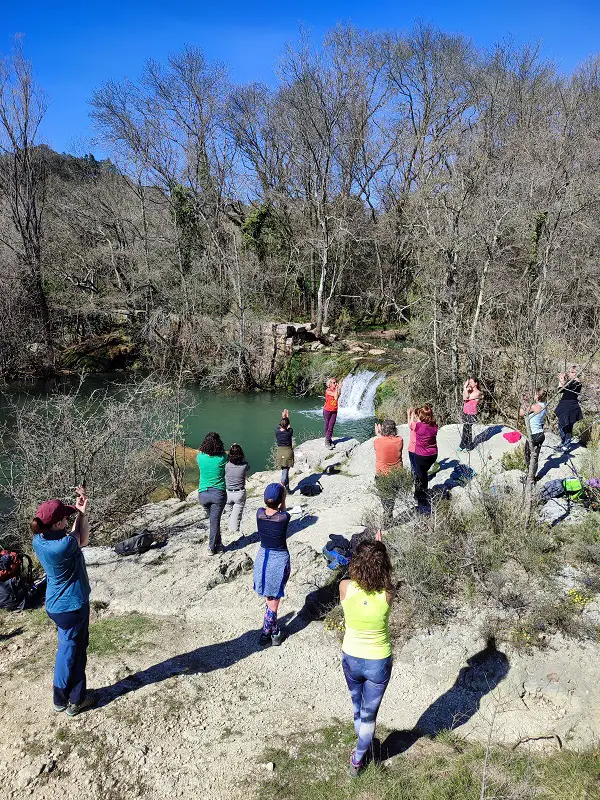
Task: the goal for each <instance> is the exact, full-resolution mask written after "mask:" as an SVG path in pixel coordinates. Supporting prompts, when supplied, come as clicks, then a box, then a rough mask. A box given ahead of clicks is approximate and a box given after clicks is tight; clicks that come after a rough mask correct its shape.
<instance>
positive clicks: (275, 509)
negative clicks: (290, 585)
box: [254, 483, 290, 647]
mask: <svg viewBox="0 0 600 800" xmlns="http://www.w3.org/2000/svg"><path fill="white" fill-rule="evenodd" d="M264 501H265V507H264V508H259V509H258V511H257V512H256V525H257V528H258V535H259V537H260V547H259V549H258V553H257V555H256V560H255V561H254V591H255V592H256V593H257V594H259V595H260V596H261V597H264V598H265V601H266V605H265V616H264V620H263V627H262V631H261V634H260V639H259V641H260V644H261V645H262V646H263V647H266V646H267V645H269V644H273V645H275V646H276V647H277V646H278V645H280V644H281V643H282V641H283V639H284V633H283V631H282V630H281V629H280V628H279V623H278V622H277V609H278V608H279V601H280V600H281V598H282V597H283V592H284V589H285V585H286V583H287V581H288V578H289V577H290V553H289V550H288V548H287V529H288V525H289V524H290V515H289V514H288V512H287V511H286V510H285V486H284V485H283V484H282V483H270V484H269V485H268V486H267V488H266V489H265V494H264Z"/></svg>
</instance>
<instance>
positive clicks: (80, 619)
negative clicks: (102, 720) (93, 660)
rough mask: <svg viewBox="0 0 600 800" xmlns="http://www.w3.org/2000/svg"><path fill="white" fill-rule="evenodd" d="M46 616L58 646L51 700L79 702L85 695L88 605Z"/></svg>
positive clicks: (88, 623) (66, 702)
mask: <svg viewBox="0 0 600 800" xmlns="http://www.w3.org/2000/svg"><path fill="white" fill-rule="evenodd" d="M48 616H49V617H50V619H51V620H52V622H54V623H55V624H56V626H57V627H58V649H57V651H56V663H55V665H54V703H55V705H57V706H66V705H67V704H68V703H72V704H73V705H79V703H81V702H82V701H83V699H84V698H85V692H86V680H85V665H86V664H87V646H88V642H89V639H90V634H89V631H90V607H89V605H88V604H87V603H86V605H84V606H82V607H81V608H80V609H78V610H77V611H65V612H63V613H61V614H51V613H50V612H48Z"/></svg>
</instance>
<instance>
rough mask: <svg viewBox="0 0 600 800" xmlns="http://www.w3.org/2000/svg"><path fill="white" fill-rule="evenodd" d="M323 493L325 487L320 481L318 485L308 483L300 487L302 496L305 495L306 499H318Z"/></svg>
mask: <svg viewBox="0 0 600 800" xmlns="http://www.w3.org/2000/svg"><path fill="white" fill-rule="evenodd" d="M322 491H323V487H322V486H321V484H320V483H319V481H317V482H316V483H307V484H305V485H304V486H301V487H300V494H303V495H304V496H305V497H316V496H317V495H318V494H321V492H322Z"/></svg>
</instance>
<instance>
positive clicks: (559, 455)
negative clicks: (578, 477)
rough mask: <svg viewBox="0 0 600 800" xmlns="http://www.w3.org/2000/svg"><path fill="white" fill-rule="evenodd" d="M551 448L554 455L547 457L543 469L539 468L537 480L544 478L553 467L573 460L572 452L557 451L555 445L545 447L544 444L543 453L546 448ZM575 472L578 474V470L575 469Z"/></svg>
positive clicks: (555, 467) (561, 465)
mask: <svg viewBox="0 0 600 800" xmlns="http://www.w3.org/2000/svg"><path fill="white" fill-rule="evenodd" d="M546 449H547V450H551V451H552V452H553V455H551V456H550V458H547V459H546V460H545V462H544V465H543V467H542V468H541V469H539V470H538V474H537V475H536V481H539V480H540V479H541V478H544V477H545V476H546V475H547V474H548V473H549V472H550V470H551V469H558V468H559V467H563V466H566V465H567V464H568V463H569V462H570V461H571V454H570V453H563V452H560V451H558V452H556V450H554V448H553V447H548V448H546V447H544V446H543V445H542V453H543V452H544V450H546ZM573 472H574V474H576V470H573Z"/></svg>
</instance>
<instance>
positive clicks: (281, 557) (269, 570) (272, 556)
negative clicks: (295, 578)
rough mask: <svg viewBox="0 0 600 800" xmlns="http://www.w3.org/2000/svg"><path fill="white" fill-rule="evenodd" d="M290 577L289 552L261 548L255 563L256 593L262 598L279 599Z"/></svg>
mask: <svg viewBox="0 0 600 800" xmlns="http://www.w3.org/2000/svg"><path fill="white" fill-rule="evenodd" d="M289 577H290V554H289V551H288V550H268V549H267V550H265V548H264V547H259V549H258V553H257V554H256V559H255V561H254V591H255V592H256V593H257V594H259V595H260V596H261V597H273V598H275V599H279V598H280V597H283V590H284V588H285V585H286V583H287V581H288V578H289Z"/></svg>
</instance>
